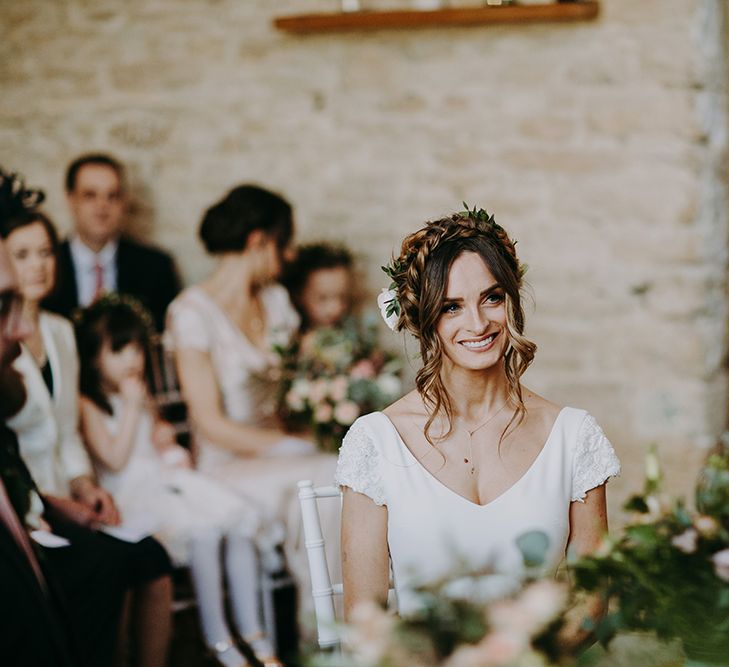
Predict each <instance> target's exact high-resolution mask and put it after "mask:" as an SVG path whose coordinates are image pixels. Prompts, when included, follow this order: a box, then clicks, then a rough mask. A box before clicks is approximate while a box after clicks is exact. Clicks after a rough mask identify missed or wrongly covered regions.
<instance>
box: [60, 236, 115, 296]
mask: <svg viewBox="0 0 729 667" xmlns="http://www.w3.org/2000/svg"><path fill="white" fill-rule="evenodd" d="M69 248H70V250H71V259H73V270H74V273H75V275H76V289H77V292H78V303H79V306H84V307H85V306H88V305H89V304H90V303H91V302H92V301H93V300H94V297H95V296H96V287H97V286H96V280H97V279H96V266H97V265H98V266H100V267H101V270H102V274H103V286H104V291H105V292H116V290H117V269H116V253H117V250H118V249H119V239H113V240H111V241H108V242H107V243H106V245H105V246H104V247H103V248H102V249H101V250H100V251H99V252H98V253H96V252H94V251H93V250H91V248H89V247H88V246H87V245H85V244H84V242H83V241H82V240H81V239H80V238H79V237H78V236H74V237H73V238H71V240H70V242H69Z"/></svg>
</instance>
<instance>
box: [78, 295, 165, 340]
mask: <svg viewBox="0 0 729 667" xmlns="http://www.w3.org/2000/svg"><path fill="white" fill-rule="evenodd" d="M120 305H121V306H125V307H126V308H128V309H129V310H131V311H132V313H134V315H135V316H136V317H137V319H138V320H139V321H140V322H141V323H142V325H143V326H144V328H145V329H146V331H147V336H148V337H152V336H153V335H154V333H155V327H154V320H153V319H152V315H151V314H150V312H149V311H148V310H147V309H146V308H145V307H144V306H143V305H142V302H141V301H139V300H138V299H135V298H134V297H133V296H130V295H129V294H121V293H119V292H105V293H104V294H102V295H101V296H100V297H99V298H98V299H96V301H94V302H93V303H91V304H89V305H88V306H87V307H86V308H76V310H74V311H73V313H72V314H71V319H72V320H73V321H74V323H75V324H81V323H82V322H83V321H84V317H85V315H86V312H87V311H90V310H91V309H94V310H96V309H97V308H106V307H109V306H120Z"/></svg>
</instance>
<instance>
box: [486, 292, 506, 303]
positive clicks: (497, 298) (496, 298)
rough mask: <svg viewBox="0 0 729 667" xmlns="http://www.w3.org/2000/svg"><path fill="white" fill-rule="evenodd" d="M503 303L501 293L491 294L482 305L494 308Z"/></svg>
mask: <svg viewBox="0 0 729 667" xmlns="http://www.w3.org/2000/svg"><path fill="white" fill-rule="evenodd" d="M503 301H504V294H503V293H502V292H491V294H489V295H488V296H487V297H486V298H485V299H484V303H487V304H489V305H492V306H495V305H498V304H500V303H503Z"/></svg>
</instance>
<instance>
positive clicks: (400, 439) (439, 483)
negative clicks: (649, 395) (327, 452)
mask: <svg viewBox="0 0 729 667" xmlns="http://www.w3.org/2000/svg"><path fill="white" fill-rule="evenodd" d="M565 410H566V408H562V409H561V410H560V411H559V413H558V414H557V416H556V418H555V420H554V422H553V423H552V428H551V429H550V430H549V435H548V436H547V439H546V440H545V441H544V444H543V445H542V448H541V449H540V450H539V454H537V455H536V457H535V458H534V460H533V461H532V462H531V464H530V465H529V467H528V468H527V469H526V470H525V471H524V473H523V474H522V475H521V476H520V477H519V479H517V480H516V481H515V482H514V483H513V484H512V485H511V486H510V487H509V488H507V489H505V490H504V491H502V492H501V493H500V494H499V495H498V496H496V497H495V498H492V499H491V500H489V501H488V502H487V503H483V504H481V503H476V502H474V501H473V500H470V499H468V498H466V496H464V495H461V494H460V493H458V492H457V491H454V490H453V489H452V488H451V487H450V486H448V485H447V484H445V483H444V482H442V481H441V480H439V479H438V478H437V477H436V476H435V475H434V474H433V473H432V472H430V470H428V469H427V468H426V467H425V466H424V465H423V464H422V463H421V462H420V461H419V460H418V459H417V458H416V456H415V454H413V452H412V451H411V450H410V447H408V445H407V443H406V442H405V440H404V439H403V437H402V436H401V435H400V431H398V430H397V426H395V424H394V422H393V421H392V420H391V419H390V418H389V417H388V416H387V415H386V414H385V413H384V412H378V413H377V414H380V415H382V416H383V417H384V418H385V421H386V422H387V423H388V424H389V426H390V428H391V429H392V431H393V432H394V434H395V437H396V439H397V442H398V443H399V445H400V446H401V447H402V448H403V449H404V450H405V452H406V456H408V457H409V458H410V459H411V460H412V461H413V463H414V464H415V465H417V466H418V467H419V468H420V469H421V470H422V471H423V472H424V473H425V475H426V476H427V477H428V478H429V479H432V480H433V481H434V482H435V483H436V485H437V486H438V487H440V488H441V489H443V490H444V491H446V492H447V493H448V494H449V495H452V496H455V497H456V498H459V499H460V500H461V501H462V502H464V503H467V504H468V505H470V506H471V507H474V508H477V509H485V508H487V507H492V506H493V505H494V504H496V503H498V502H499V501H501V499H502V498H505V497H506V496H507V495H509V494H511V492H512V491H513V490H514V489H515V488H516V487H518V486H520V485H521V483H522V482H523V480H525V479H526V478H527V477H528V476H529V475H530V474H531V472H532V471H533V470H534V469H535V468H536V467H537V466H538V465H539V463H540V461H541V459H542V458H544V452H545V451H546V450H547V448H548V447H549V443H550V442H551V440H552V438H553V436H554V433H555V431H556V429H557V424H559V422H560V420H561V418H562V415H563V414H564V412H565Z"/></svg>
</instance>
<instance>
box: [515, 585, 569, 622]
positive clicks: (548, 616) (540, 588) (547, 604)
mask: <svg viewBox="0 0 729 667" xmlns="http://www.w3.org/2000/svg"><path fill="white" fill-rule="evenodd" d="M516 603H517V605H518V606H520V607H521V608H522V609H525V610H526V611H527V612H528V613H529V615H530V617H531V622H530V623H529V632H530V633H531V634H534V633H536V632H538V631H540V630H542V629H543V628H544V627H546V626H547V625H548V624H549V623H550V621H552V619H554V618H555V617H556V616H557V615H558V614H559V613H560V612H561V611H562V609H564V606H565V604H566V603H567V590H566V588H565V587H564V586H562V585H561V584H558V583H557V582H556V581H550V580H548V579H543V580H541V581H536V582H534V583H533V584H531V585H530V586H528V587H527V588H526V589H524V591H523V592H522V594H521V595H520V596H519V597H518V598H517V600H516Z"/></svg>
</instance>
